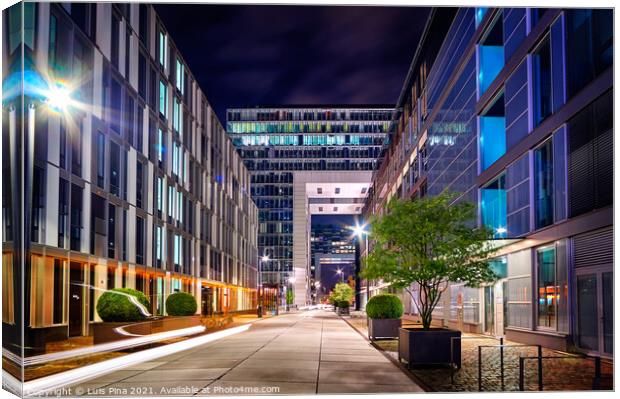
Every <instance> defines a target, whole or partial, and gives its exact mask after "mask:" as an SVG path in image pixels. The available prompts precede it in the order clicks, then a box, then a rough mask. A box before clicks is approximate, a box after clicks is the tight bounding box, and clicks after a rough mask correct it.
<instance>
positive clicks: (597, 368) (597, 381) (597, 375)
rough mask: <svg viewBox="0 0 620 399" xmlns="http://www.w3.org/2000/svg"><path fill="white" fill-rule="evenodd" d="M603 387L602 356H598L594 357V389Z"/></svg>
mask: <svg viewBox="0 0 620 399" xmlns="http://www.w3.org/2000/svg"><path fill="white" fill-rule="evenodd" d="M600 388H601V358H600V357H598V356H596V357H595V358H594V381H593V383H592V389H593V390H598V389H600Z"/></svg>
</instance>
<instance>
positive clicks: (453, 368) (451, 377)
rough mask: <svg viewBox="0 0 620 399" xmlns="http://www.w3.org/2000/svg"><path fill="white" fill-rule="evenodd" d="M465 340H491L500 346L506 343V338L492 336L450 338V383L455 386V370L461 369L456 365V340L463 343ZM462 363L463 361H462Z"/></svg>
mask: <svg viewBox="0 0 620 399" xmlns="http://www.w3.org/2000/svg"><path fill="white" fill-rule="evenodd" d="M464 339H489V340H494V341H499V342H500V344H503V343H504V338H503V337H500V338H497V337H491V336H488V337H487V336H473V337H462V336H461V337H450V383H451V384H452V385H454V370H455V368H460V366H458V367H457V365H456V364H455V363H454V341H455V340H459V341H461V343H462V341H463V340H464ZM462 351H463V345H462V344H461V352H462ZM461 362H462V359H461Z"/></svg>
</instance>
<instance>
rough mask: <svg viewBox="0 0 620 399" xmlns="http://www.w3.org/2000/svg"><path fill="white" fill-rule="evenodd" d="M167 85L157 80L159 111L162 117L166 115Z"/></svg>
mask: <svg viewBox="0 0 620 399" xmlns="http://www.w3.org/2000/svg"><path fill="white" fill-rule="evenodd" d="M167 91H168V87H167V86H166V83H165V82H164V81H163V80H160V81H159V113H160V114H161V115H162V116H163V117H164V118H167V117H168V101H167V100H168V93H167Z"/></svg>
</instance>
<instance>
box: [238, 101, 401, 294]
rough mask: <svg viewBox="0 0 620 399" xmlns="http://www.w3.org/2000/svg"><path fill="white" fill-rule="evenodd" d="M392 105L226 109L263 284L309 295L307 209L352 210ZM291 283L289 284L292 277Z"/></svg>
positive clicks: (366, 183) (364, 188)
mask: <svg viewBox="0 0 620 399" xmlns="http://www.w3.org/2000/svg"><path fill="white" fill-rule="evenodd" d="M392 113H393V108H392V107H391V106H309V105H308V106H288V107H287V106H283V107H257V108H235V109H229V110H228V113H227V125H226V128H227V131H228V134H229V135H230V137H231V138H232V140H233V144H234V145H235V146H236V147H237V149H238V151H239V154H240V155H241V157H242V158H243V159H244V162H245V165H246V167H247V168H248V170H249V171H250V173H251V175H252V188H251V190H252V198H253V199H254V201H255V202H256V205H257V206H258V208H259V232H258V247H259V248H258V251H259V255H261V256H268V257H269V260H268V261H264V262H261V263H262V264H261V270H262V282H263V284H272V285H278V286H281V287H282V286H290V288H293V287H294V289H295V302H296V303H297V304H298V305H303V304H305V303H307V302H308V301H309V300H310V288H311V286H312V281H311V278H310V277H311V270H310V264H311V261H310V218H311V215H313V214H316V215H330V214H331V215H334V214H359V213H360V212H361V210H362V207H363V202H364V198H365V197H366V195H367V193H368V190H369V187H370V182H371V179H372V172H373V170H375V169H376V166H377V163H378V159H379V157H380V155H381V152H382V148H383V144H384V140H385V137H386V133H387V132H388V131H389V129H390V126H391V125H390V122H391V118H392ZM293 281H294V283H293Z"/></svg>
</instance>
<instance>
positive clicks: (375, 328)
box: [368, 318, 402, 340]
mask: <svg viewBox="0 0 620 399" xmlns="http://www.w3.org/2000/svg"><path fill="white" fill-rule="evenodd" d="M401 325H402V320H401V319H371V318H368V338H370V339H371V340H375V339H379V338H398V329H399V328H400V326H401Z"/></svg>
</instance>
